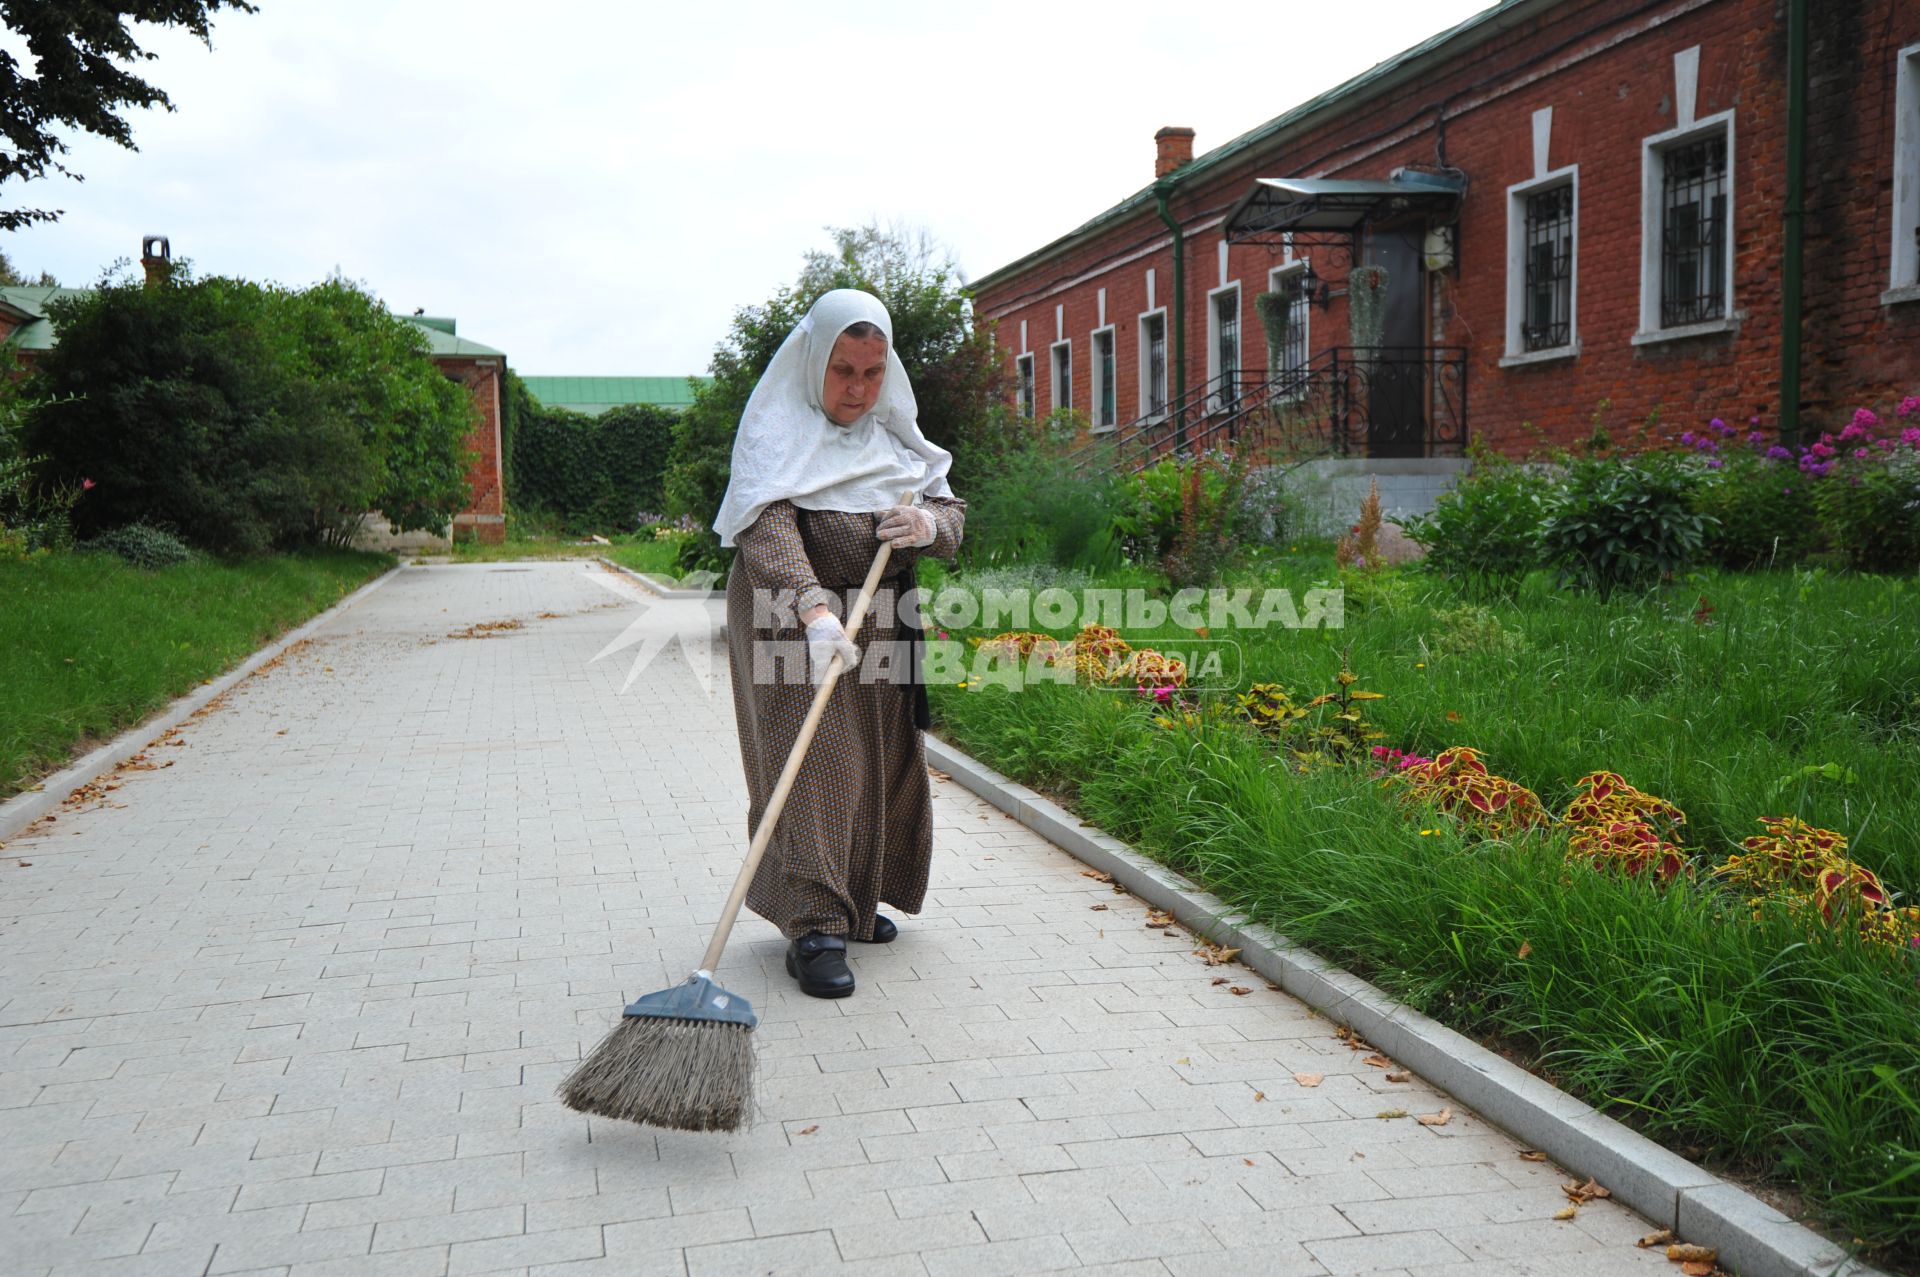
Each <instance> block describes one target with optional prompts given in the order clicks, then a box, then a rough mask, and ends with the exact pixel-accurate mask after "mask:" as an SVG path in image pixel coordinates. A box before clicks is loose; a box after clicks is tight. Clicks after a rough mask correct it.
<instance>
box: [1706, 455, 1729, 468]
mask: <svg viewBox="0 0 1920 1277" xmlns="http://www.w3.org/2000/svg"><path fill="white" fill-rule="evenodd" d="M1726 464H1727V463H1726V462H1725V461H1722V460H1721V459H1720V458H1719V457H1708V458H1707V469H1709V470H1718V469H1719V468H1720V467H1721V466H1724V465H1726Z"/></svg>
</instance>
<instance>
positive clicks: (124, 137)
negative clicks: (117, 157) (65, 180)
mask: <svg viewBox="0 0 1920 1277" xmlns="http://www.w3.org/2000/svg"><path fill="white" fill-rule="evenodd" d="M223 8H225V9H238V10H240V11H242V12H245V13H252V12H253V11H254V7H253V5H251V4H249V3H247V2H246V0H0V20H4V21H5V22H6V25H7V29H8V30H10V31H12V32H13V33H14V34H16V35H18V36H20V37H22V38H23V39H24V40H25V41H26V46H27V53H28V54H29V55H30V56H31V58H32V59H33V67H32V69H31V73H29V71H28V69H27V68H24V67H22V66H21V64H20V61H19V60H18V59H17V58H15V57H14V56H13V54H12V53H10V52H8V51H6V50H4V49H0V134H4V135H5V137H6V139H7V145H6V148H5V149H4V150H0V182H6V181H8V180H10V179H23V180H30V179H32V178H36V177H44V176H45V175H46V173H47V170H48V169H52V170H53V171H54V172H56V173H61V174H65V175H66V176H68V177H72V178H74V179H75V180H84V179H82V178H81V176H80V174H78V173H75V172H73V171H72V170H71V169H69V168H67V166H66V165H64V164H62V163H61V162H60V161H59V160H58V159H56V158H55V157H56V156H59V155H64V154H66V153H67V144H66V143H65V142H64V141H62V140H61V138H60V137H59V135H58V134H57V133H56V132H55V130H56V129H59V128H63V127H64V128H77V129H85V130H86V131H87V132H89V133H93V134H97V135H98V136H100V137H104V138H106V139H107V140H108V141H111V142H116V143H118V144H119V145H121V146H124V147H126V148H127V149H128V150H130V151H133V150H138V149H139V148H138V147H136V146H135V145H134V144H133V129H132V126H130V125H129V124H128V123H127V121H126V119H125V118H124V117H123V116H122V114H121V112H122V111H123V110H125V109H126V108H128V107H156V106H157V107H161V108H163V109H165V110H168V111H171V110H173V103H172V101H171V100H170V99H169V98H168V97H167V95H166V94H165V93H164V92H163V91H161V90H160V89H158V88H156V87H155V86H153V85H151V84H149V83H147V82H146V81H145V80H143V79H141V78H140V77H139V76H137V75H135V74H133V72H132V71H131V70H129V69H127V68H128V66H130V65H132V64H135V63H138V62H141V61H151V60H152V58H153V56H154V55H153V54H152V53H149V52H148V51H147V50H145V49H143V48H141V47H140V45H139V43H138V42H137V41H136V40H135V39H134V33H133V32H132V31H130V30H129V29H128V24H129V23H142V22H143V23H147V24H150V25H153V26H161V27H181V28H183V29H185V30H187V31H189V32H191V33H192V34H193V35H195V36H197V37H198V38H199V39H200V41H201V42H202V43H204V44H206V46H207V47H208V48H212V47H213V33H212V19H213V15H214V13H215V12H216V11H218V10H220V9H223ZM123 64H125V65H123ZM62 211H63V210H60V209H40V208H15V209H0V230H7V231H12V230H18V229H20V228H21V227H22V226H27V225H30V224H31V223H34V222H51V221H54V220H56V219H57V218H58V217H59V216H60V214H61V212H62Z"/></svg>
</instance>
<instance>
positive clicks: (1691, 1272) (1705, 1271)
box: [1680, 1259, 1714, 1277]
mask: <svg viewBox="0 0 1920 1277" xmlns="http://www.w3.org/2000/svg"><path fill="white" fill-rule="evenodd" d="M1713 1269H1714V1265H1712V1264H1710V1263H1708V1262H1707V1261H1706V1260H1704V1259H1690V1260H1688V1261H1687V1262H1686V1263H1684V1264H1682V1265H1680V1271H1681V1272H1683V1273H1685V1274H1686V1275H1687V1277H1713Z"/></svg>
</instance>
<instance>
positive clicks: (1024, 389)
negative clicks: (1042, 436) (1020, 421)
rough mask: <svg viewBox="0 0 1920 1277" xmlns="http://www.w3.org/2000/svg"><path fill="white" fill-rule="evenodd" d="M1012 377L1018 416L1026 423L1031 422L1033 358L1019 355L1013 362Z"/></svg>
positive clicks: (1027, 355) (1028, 355)
mask: <svg viewBox="0 0 1920 1277" xmlns="http://www.w3.org/2000/svg"><path fill="white" fill-rule="evenodd" d="M1013 376H1014V382H1015V384H1016V388H1015V392H1014V393H1015V396H1016V398H1015V404H1016V406H1017V407H1018V408H1019V411H1020V415H1021V416H1022V417H1024V418H1025V419H1027V420H1028V421H1032V420H1033V356H1032V355H1031V354H1026V355H1021V356H1020V357H1019V358H1018V359H1016V360H1014V361H1013Z"/></svg>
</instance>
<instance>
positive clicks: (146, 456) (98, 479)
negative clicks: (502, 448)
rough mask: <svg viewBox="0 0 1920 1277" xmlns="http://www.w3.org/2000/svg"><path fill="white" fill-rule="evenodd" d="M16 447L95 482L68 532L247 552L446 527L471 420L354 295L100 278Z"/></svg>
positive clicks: (181, 269) (410, 339)
mask: <svg viewBox="0 0 1920 1277" xmlns="http://www.w3.org/2000/svg"><path fill="white" fill-rule="evenodd" d="M50 311H51V313H52V316H53V318H54V321H55V323H56V324H57V325H58V326H59V330H60V343H59V345H57V346H56V347H55V348H54V349H52V350H50V351H48V352H47V353H46V354H45V355H44V356H42V357H41V358H40V360H39V361H38V362H37V364H36V367H35V371H34V390H35V393H36V395H37V397H38V399H39V403H38V404H37V406H36V407H35V408H34V409H33V410H32V411H31V412H30V413H29V414H28V416H27V418H26V421H25V423H24V429H23V432H22V433H23V437H22V439H21V445H22V447H23V449H24V451H25V452H26V453H27V454H28V455H38V456H40V457H44V459H45V460H44V463H43V465H42V474H41V478H42V479H43V481H45V482H49V483H68V482H78V481H79V480H80V479H82V478H90V479H92V480H93V481H94V486H93V488H92V489H91V490H89V492H88V495H87V499H86V500H85V501H84V502H82V503H81V504H80V505H79V506H78V507H77V508H76V511H75V518H74V526H75V531H76V532H78V533H81V534H83V535H84V534H91V533H98V532H101V531H105V530H107V529H109V528H114V527H120V526H123V525H125V524H129V523H135V522H144V523H148V524H152V525H156V526H161V527H166V528H170V529H172V530H174V531H176V532H178V533H179V534H180V535H181V537H182V538H183V539H185V540H187V541H189V542H191V543H193V544H195V545H197V546H200V547H201V548H204V549H208V550H212V551H215V552H219V553H248V552H254V551H261V550H267V549H273V548H291V547H294V546H298V545H302V544H311V543H313V542H316V541H327V542H333V543H339V542H341V541H344V540H345V539H347V538H348V537H350V536H351V534H352V532H353V530H354V529H355V528H356V527H357V526H358V524H359V521H360V517H361V515H362V513H363V512H364V511H366V510H367V509H369V508H371V507H374V506H378V507H379V508H380V509H381V510H382V511H383V512H384V513H385V514H386V515H387V516H388V517H389V518H391V519H393V520H394V521H395V522H396V523H397V524H398V525H399V526H401V527H402V528H420V527H440V526H444V525H445V524H446V522H447V521H448V519H450V518H451V516H452V514H453V512H454V511H456V510H458V509H459V508H460V507H461V505H463V504H464V503H465V501H466V499H467V491H466V482H465V478H464V471H465V465H466V463H467V461H468V459H469V458H468V454H467V453H466V452H465V450H464V448H463V447H462V440H463V439H464V436H465V434H466V432H467V431H468V430H469V429H471V427H472V424H473V406H472V402H471V400H470V399H469V398H468V396H467V394H466V392H465V390H464V389H462V388H461V387H460V386H458V385H456V384H454V383H453V382H451V381H449V380H447V378H445V377H444V376H442V375H441V374H440V372H439V370H438V369H437V368H436V367H435V366H434V364H433V362H432V360H431V359H430V358H428V356H427V353H426V349H427V348H426V339H425V337H424V335H422V334H421V333H420V332H419V331H418V329H417V328H415V326H414V325H412V324H409V323H407V322H406V321H405V320H402V319H399V318H397V317H395V316H393V315H390V314H388V313H387V312H386V311H385V310H384V309H383V308H381V307H380V305H379V304H378V303H377V302H376V301H374V299H373V298H371V297H369V296H368V295H367V294H366V293H364V292H362V291H361V290H359V289H357V288H355V287H353V286H352V285H350V284H347V283H345V282H344V281H337V280H336V281H329V282H328V283H325V284H321V285H319V286H317V287H315V288H312V289H308V290H306V291H304V292H289V291H287V290H284V289H277V288H266V287H262V286H260V285H258V284H253V283H249V282H247V281H244V280H234V279H223V278H210V279H204V280H198V281H195V280H192V279H191V278H190V277H189V272H188V270H187V268H186V267H185V266H183V265H176V266H175V270H174V278H173V282H172V284H171V285H169V286H167V287H163V288H147V287H143V286H141V285H139V284H134V283H128V282H116V281H111V280H109V281H105V282H103V283H102V284H101V285H100V287H99V288H97V289H95V290H92V291H91V292H86V293H77V294H74V295H71V296H69V297H66V298H63V299H61V300H59V301H56V302H55V303H54V304H53V305H52V306H51V307H50Z"/></svg>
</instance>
